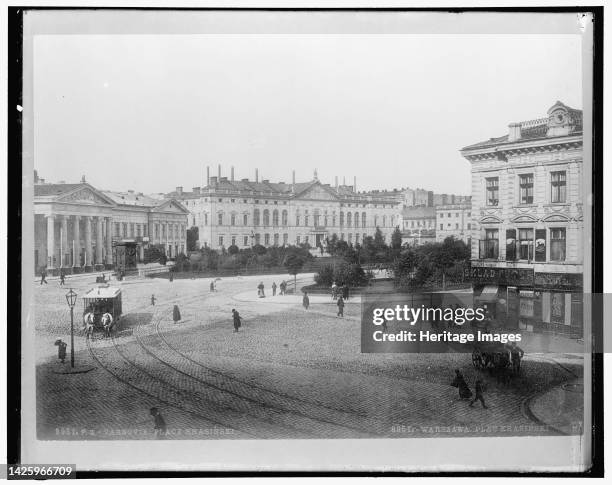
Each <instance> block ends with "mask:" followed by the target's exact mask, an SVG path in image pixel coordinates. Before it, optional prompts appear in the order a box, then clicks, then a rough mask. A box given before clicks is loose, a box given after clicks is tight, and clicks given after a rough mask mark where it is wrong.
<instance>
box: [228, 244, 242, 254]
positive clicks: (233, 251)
mask: <svg viewBox="0 0 612 485" xmlns="http://www.w3.org/2000/svg"><path fill="white" fill-rule="evenodd" d="M227 252H228V253H229V254H231V255H234V254H238V253H239V252H240V249H239V248H238V246H236V245H235V244H232V245H231V246H230V247H228V248H227Z"/></svg>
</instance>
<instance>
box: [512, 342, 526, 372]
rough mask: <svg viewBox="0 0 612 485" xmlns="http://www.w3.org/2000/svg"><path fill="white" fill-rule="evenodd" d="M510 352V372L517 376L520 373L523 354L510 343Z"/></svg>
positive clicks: (515, 345) (514, 343) (517, 347)
mask: <svg viewBox="0 0 612 485" xmlns="http://www.w3.org/2000/svg"><path fill="white" fill-rule="evenodd" d="M509 351H510V360H511V361H512V371H513V372H514V373H515V374H519V373H520V372H521V359H522V358H523V355H525V352H524V351H523V349H521V348H520V347H519V346H518V345H517V344H516V342H512V343H511V344H510V347H509Z"/></svg>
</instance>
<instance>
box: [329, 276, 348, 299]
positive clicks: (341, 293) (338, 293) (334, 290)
mask: <svg viewBox="0 0 612 485" xmlns="http://www.w3.org/2000/svg"><path fill="white" fill-rule="evenodd" d="M331 295H332V299H333V300H336V299H337V298H338V297H341V298H343V299H344V300H345V301H346V300H348V299H349V287H348V285H347V284H344V285H342V286H338V285H337V284H336V282H335V281H334V282H333V283H332V286H331Z"/></svg>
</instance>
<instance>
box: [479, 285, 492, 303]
mask: <svg viewBox="0 0 612 485" xmlns="http://www.w3.org/2000/svg"><path fill="white" fill-rule="evenodd" d="M476 299H477V300H479V301H486V302H489V301H494V300H495V299H497V285H487V286H485V287H484V288H483V289H482V292H481V293H480V295H478V296H477V297H476Z"/></svg>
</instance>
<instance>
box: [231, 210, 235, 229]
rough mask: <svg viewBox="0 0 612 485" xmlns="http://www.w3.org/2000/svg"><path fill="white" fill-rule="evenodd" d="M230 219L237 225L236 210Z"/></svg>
mask: <svg viewBox="0 0 612 485" xmlns="http://www.w3.org/2000/svg"><path fill="white" fill-rule="evenodd" d="M230 220H231V223H232V226H235V225H236V213H235V212H232V216H231V219H230Z"/></svg>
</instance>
